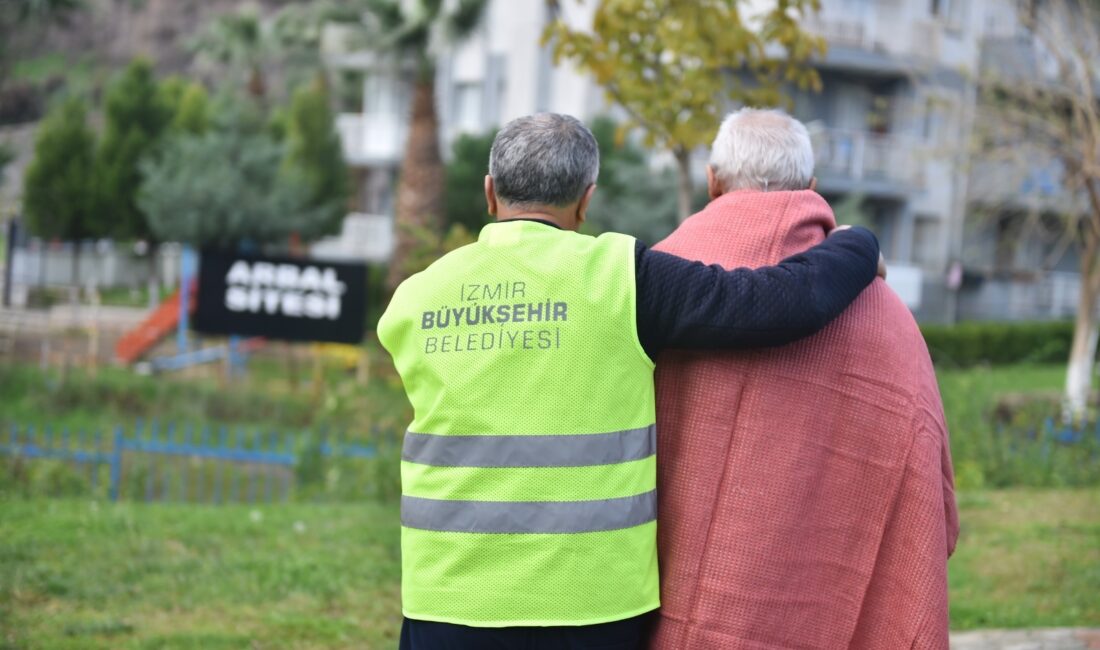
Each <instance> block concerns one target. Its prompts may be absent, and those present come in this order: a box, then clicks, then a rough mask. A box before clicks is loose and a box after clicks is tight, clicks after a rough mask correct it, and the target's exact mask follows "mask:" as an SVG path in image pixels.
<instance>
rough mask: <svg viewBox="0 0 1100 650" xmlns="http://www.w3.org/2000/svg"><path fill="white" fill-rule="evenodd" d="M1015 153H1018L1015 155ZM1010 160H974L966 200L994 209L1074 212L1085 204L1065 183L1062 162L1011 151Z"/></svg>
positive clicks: (1083, 199) (1033, 154)
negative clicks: (967, 198)
mask: <svg viewBox="0 0 1100 650" xmlns="http://www.w3.org/2000/svg"><path fill="white" fill-rule="evenodd" d="M1016 154H1018V155H1016ZM1013 158H1014V159H1013V160H980V159H979V160H977V161H975V162H973V163H972V164H971V167H970V192H969V199H970V202H971V203H972V204H975V205H980V206H985V207H987V208H993V209H1003V210H1016V211H1031V210H1040V211H1044V212H1056V213H1073V212H1082V211H1084V210H1085V209H1086V208H1087V206H1086V202H1085V198H1084V197H1083V196H1079V195H1075V194H1073V193H1072V192H1070V191H1069V190H1067V189H1066V186H1065V174H1064V170H1063V168H1062V165H1061V164H1060V163H1058V162H1057V161H1055V160H1051V159H1050V157H1049V156H1045V155H1043V154H1041V153H1037V152H1033V153H1031V154H1030V155H1027V154H1025V153H1022V152H1020V151H1017V152H1014V155H1013Z"/></svg>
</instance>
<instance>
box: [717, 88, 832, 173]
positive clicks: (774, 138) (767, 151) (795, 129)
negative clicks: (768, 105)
mask: <svg viewBox="0 0 1100 650" xmlns="http://www.w3.org/2000/svg"><path fill="white" fill-rule="evenodd" d="M710 165H711V167H713V168H714V173H715V175H717V176H718V180H719V181H721V183H722V189H723V191H725V192H732V191H733V190H763V191H767V190H804V189H807V188H808V187H809V186H810V180H811V179H812V178H813V174H814V148H813V145H812V144H811V143H810V134H809V132H808V131H807V130H806V126H805V125H803V124H802V122H799V121H798V120H796V119H794V118H793V117H791V116H790V115H787V114H786V113H784V112H783V111H780V110H776V109H755V108H742V109H741V110H739V111H737V112H736V113H730V114H729V115H728V116H726V119H725V120H723V121H722V126H721V127H719V129H718V137H716V138H715V139H714V145H713V146H712V147H711V150H710Z"/></svg>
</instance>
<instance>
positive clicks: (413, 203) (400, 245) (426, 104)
mask: <svg viewBox="0 0 1100 650" xmlns="http://www.w3.org/2000/svg"><path fill="white" fill-rule="evenodd" d="M487 4H488V2H487V0H458V1H457V2H453V3H451V2H445V0H411V1H410V0H405V1H402V0H368V1H367V2H366V5H365V6H366V9H367V13H366V16H365V17H366V22H367V27H368V32H369V35H371V36H372V37H371V38H370V40H371V43H372V49H376V50H378V51H380V52H384V53H387V54H390V55H392V56H394V57H395V58H397V60H398V61H400V62H401V63H403V64H409V65H411V69H412V70H413V79H412V81H413V95H412V115H411V121H410V126H409V135H408V140H407V141H406V143H405V157H404V162H403V165H402V170H401V178H400V180H399V181H398V186H397V209H396V223H397V250H395V251H394V254H393V259H392V261H391V263H390V269H389V275H388V277H387V279H386V283H387V285H388V286H389V288H390V290H393V289H395V288H396V287H397V285H398V284H400V283H401V281H402V280H404V279H405V278H406V277H407V276H408V274H409V271H410V269H409V268H408V263H407V260H408V258H409V257H410V253H412V252H413V251H414V250H415V249H416V248H417V246H418V245H419V244H420V243H421V242H420V238H418V237H417V233H423V232H424V231H425V230H427V231H429V232H437V231H439V230H440V229H441V228H442V224H443V192H444V169H443V158H442V155H441V154H440V151H439V118H438V116H437V115H436V106H435V72H436V63H437V57H438V56H439V53H440V49H441V48H442V47H444V46H446V45H448V44H451V43H455V42H458V41H461V40H462V39H464V38H466V37H467V36H469V35H470V33H471V32H473V30H474V29H475V28H476V27H477V25H478V24H479V23H480V22H481V16H482V14H483V13H484V9H485V6H486V5H487Z"/></svg>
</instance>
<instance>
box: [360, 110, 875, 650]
mask: <svg viewBox="0 0 1100 650" xmlns="http://www.w3.org/2000/svg"><path fill="white" fill-rule="evenodd" d="M598 171H599V150H598V148H597V145H596V141H595V138H594V137H593V136H592V133H591V132H590V131H589V130H588V129H587V128H585V127H584V125H583V124H581V123H580V122H579V121H577V120H576V119H574V118H572V117H568V116H564V115H555V114H539V115H533V116H529V117H524V118H520V119H518V120H515V121H513V122H511V123H509V124H508V125H506V126H505V127H504V128H503V129H501V131H500V132H499V133H498V134H497V136H496V140H495V141H494V143H493V148H492V153H491V155H490V161H489V176H488V177H486V180H485V195H486V198H487V200H488V203H489V212H490V214H492V215H494V216H495V217H496V219H497V221H496V222H495V223H492V224H490V225H488V226H485V228H484V229H483V230H482V231H481V234H480V237H479V238H478V241H477V242H476V243H474V244H471V245H469V246H465V247H463V248H461V249H459V250H457V251H454V252H452V253H450V254H448V255H446V256H444V257H443V258H441V259H440V260H438V261H437V262H435V263H434V264H432V266H430V267H429V268H428V269H427V270H425V271H423V272H422V273H419V274H417V275H415V276H413V277H411V278H409V279H408V280H407V281H405V282H404V283H403V284H402V285H401V286H400V287H399V288H398V289H397V292H396V293H395V294H394V297H393V300H392V301H391V303H390V305H389V307H388V309H387V310H386V312H385V314H384V315H383V316H382V319H381V321H380V322H379V324H378V338H379V340H380V341H381V342H382V345H383V346H385V348H386V349H387V350H388V351H389V352H390V354H392V355H393V359H394V363H395V365H396V367H397V370H398V372H399V373H400V375H401V378H402V380H403V381H404V384H405V390H406V393H407V394H408V397H409V401H410V402H411V403H412V406H413V411H414V419H413V422H412V424H410V426H409V430H408V433H407V434H406V436H405V441H404V447H403V452H402V463H401V479H402V497H401V524H402V528H401V540H402V598H403V611H404V615H405V623H404V626H403V628H402V634H401V648H402V649H406V650H423V649H429V650H448V649H455V650H460V649H461V650H465V649H467V648H469V649H477V650H485V649H489V648H507V649H511V648H518V649H532V650H533V649H551V648H553V649H559V648H566V649H568V648H576V649H581V648H602V649H605V650H609V649H624V650H625V649H628V648H629V649H633V648H637V647H640V645H641V643H642V640H643V633H644V626H645V620H646V617H645V614H646V613H648V612H651V611H653V610H655V609H656V608H657V607H658V606H659V604H660V603H659V601H658V584H657V552H656V525H657V523H656V519H657V512H656V495H655V489H656V471H655V470H656V464H655V460H656V459H655V457H654V449H655V437H656V435H657V434H656V431H655V427H654V422H655V420H656V417H655V411H654V402H655V399H654V389H653V367H654V363H653V359H655V358H656V355H657V352H658V351H659V350H661V349H662V348H665V347H677V348H691V347H694V348H698V347H707V348H736V347H746V346H762V345H781V344H784V343H787V342H790V341H793V340H796V339H798V338H801V337H804V336H807V335H810V334H812V333H814V332H816V331H818V330H820V329H821V328H823V327H824V326H825V325H826V324H828V323H829V321H831V320H832V319H833V318H834V317H836V316H837V315H839V314H840V312H841V311H843V310H844V308H845V307H846V306H847V305H848V304H849V303H850V302H851V301H852V300H854V299H855V297H856V296H857V295H858V294H859V293H860V292H861V291H862V290H863V288H864V287H866V286H867V285H868V284H869V283H870V282H871V281H872V280H873V279H874V278H875V275H876V271H877V269H878V264H879V260H880V256H879V248H878V242H877V241H876V240H875V238H874V236H873V235H872V234H871V233H870V232H868V231H866V230H863V229H860V228H853V229H850V230H846V231H843V232H838V233H837V234H835V235H834V236H832V237H830V238H829V239H828V240H827V241H826V242H824V243H822V244H820V245H819V246H817V247H815V248H813V249H811V250H809V251H806V252H805V253H802V254H800V255H795V256H793V257H790V258H788V259H786V260H784V261H783V262H781V263H780V264H778V265H776V266H773V267H765V268H761V269H757V270H748V269H737V270H734V271H729V272H727V271H725V270H723V269H722V268H721V267H718V266H709V267H708V266H704V265H703V264H701V263H698V262H688V261H686V260H683V259H681V258H678V257H674V256H671V255H667V254H662V253H657V252H654V251H651V250H649V249H648V248H646V246H644V245H643V244H641V243H640V242H638V241H636V240H635V239H633V238H631V237H628V236H625V235H619V234H605V235H602V236H600V237H589V236H585V235H581V234H578V233H577V232H576V231H577V229H578V228H579V227H580V225H581V224H582V223H583V222H584V219H585V211H586V209H587V207H588V204H589V201H590V200H591V198H592V193H593V191H594V190H595V187H596V185H595V183H596V177H597V174H598Z"/></svg>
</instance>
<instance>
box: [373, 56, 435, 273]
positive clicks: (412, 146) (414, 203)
mask: <svg viewBox="0 0 1100 650" xmlns="http://www.w3.org/2000/svg"><path fill="white" fill-rule="evenodd" d="M443 189H444V169H443V158H442V156H441V155H440V152H439V119H438V117H437V116H436V111H435V76H434V75H433V74H431V73H425V74H423V75H421V77H420V78H419V79H418V80H417V82H416V87H415V88H414V91H413V104H412V120H411V123H410V126H409V136H408V140H407V141H406V143H405V159H404V161H403V163H402V166H401V178H400V179H399V180H398V182H397V206H396V210H395V212H396V217H395V223H394V225H395V228H396V231H397V232H396V234H397V246H396V249H395V250H394V252H393V258H392V259H391V260H390V268H389V273H388V275H387V277H386V287H387V288H388V289H389V290H390V291H391V292H392V291H393V290H394V289H396V288H397V285H399V284H401V281H402V280H404V279H405V278H407V277H408V276H409V275H410V274H411V273H412V272H413V271H414V270H415V269H411V268H410V262H411V260H410V256H411V254H412V253H413V252H414V251H415V250H416V248H417V247H418V246H419V245H420V244H422V239H423V237H422V236H421V233H422V232H423V231H424V230H427V231H429V232H432V233H438V232H440V231H441V230H442V228H443Z"/></svg>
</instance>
